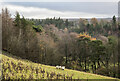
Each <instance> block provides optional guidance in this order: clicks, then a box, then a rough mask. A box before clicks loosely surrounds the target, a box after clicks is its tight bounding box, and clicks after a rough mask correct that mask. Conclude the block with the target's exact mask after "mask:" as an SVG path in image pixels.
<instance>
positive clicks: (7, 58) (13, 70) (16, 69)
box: [2, 54, 119, 81]
mask: <svg viewBox="0 0 120 81" xmlns="http://www.w3.org/2000/svg"><path fill="white" fill-rule="evenodd" d="M2 68H3V69H2V73H3V76H2V77H3V79H86V80H87V81H89V80H88V79H90V81H92V79H96V80H94V81H99V80H101V79H103V80H102V81H104V80H105V81H119V80H118V79H115V78H111V77H106V76H101V75H96V74H91V73H85V72H81V71H76V70H71V69H65V70H61V69H56V67H54V66H49V65H43V64H38V63H33V62H31V61H28V60H24V59H20V58H18V57H15V56H12V55H8V54H2ZM109 79H111V80H109Z"/></svg>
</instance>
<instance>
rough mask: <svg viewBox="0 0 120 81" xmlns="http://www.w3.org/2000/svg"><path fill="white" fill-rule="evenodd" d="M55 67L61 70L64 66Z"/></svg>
mask: <svg viewBox="0 0 120 81" xmlns="http://www.w3.org/2000/svg"><path fill="white" fill-rule="evenodd" d="M56 69H62V70H64V69H65V66H56Z"/></svg>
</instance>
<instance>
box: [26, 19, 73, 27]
mask: <svg viewBox="0 0 120 81" xmlns="http://www.w3.org/2000/svg"><path fill="white" fill-rule="evenodd" d="M28 20H30V21H33V22H34V24H35V25H41V26H43V27H44V26H45V25H50V24H54V25H55V26H56V27H57V28H58V29H64V28H69V27H71V26H73V22H72V21H68V19H65V20H63V19H61V18H60V17H59V18H55V17H54V18H47V19H28Z"/></svg>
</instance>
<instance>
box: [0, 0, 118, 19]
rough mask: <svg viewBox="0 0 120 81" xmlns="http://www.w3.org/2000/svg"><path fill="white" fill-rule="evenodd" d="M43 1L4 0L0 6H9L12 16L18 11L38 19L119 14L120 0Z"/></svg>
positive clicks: (27, 16) (99, 16)
mask: <svg viewBox="0 0 120 81" xmlns="http://www.w3.org/2000/svg"><path fill="white" fill-rule="evenodd" d="M10 1H12V0H10ZM24 1H25V0H24ZM42 1H43V0H41V2H5V0H4V1H3V2H1V3H0V4H2V5H0V8H5V7H7V8H8V9H9V11H10V13H11V14H12V17H14V15H15V12H16V11H18V12H19V13H20V14H21V15H24V16H25V17H26V18H37V19H43V18H51V17H61V18H92V17H97V18H109V17H112V16H113V15H116V16H117V15H118V14H117V13H118V2H117V1H118V0H114V1H113V0H109V1H110V2H94V0H92V2H90V1H89V2H81V1H82V0H81V1H80V0H79V1H78V2H77V0H69V1H68V0H66V1H67V2H57V1H60V0H57V1H55V0H49V2H47V1H48V0H44V2H42ZM45 1H46V2H45ZM50 1H51V2H50ZM61 1H63V0H61ZM64 1H65V0H64ZM72 1H74V2H72ZM86 1H87V0H86ZM98 1H99V0H98ZM106 1H107V0H106Z"/></svg>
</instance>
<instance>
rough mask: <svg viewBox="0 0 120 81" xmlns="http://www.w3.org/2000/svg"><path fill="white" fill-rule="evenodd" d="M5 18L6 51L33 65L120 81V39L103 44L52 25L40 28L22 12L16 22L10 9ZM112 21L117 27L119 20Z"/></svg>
mask: <svg viewBox="0 0 120 81" xmlns="http://www.w3.org/2000/svg"><path fill="white" fill-rule="evenodd" d="M1 15H2V41H3V43H2V47H3V50H4V51H7V52H9V53H11V54H14V55H16V56H19V57H21V58H24V59H28V60H31V61H33V62H38V63H42V64H48V65H53V66H55V65H65V66H66V67H67V68H69V69H75V70H79V71H85V72H91V73H96V74H101V75H106V76H111V77H118V78H120V74H119V58H118V57H119V53H118V41H117V40H118V38H117V37H116V36H113V35H112V36H109V37H108V38H107V41H106V42H103V41H101V40H97V39H96V38H93V37H91V36H90V35H89V34H88V33H80V34H77V33H75V32H69V28H64V29H63V30H61V29H58V28H57V27H56V26H55V25H54V24H52V23H50V24H49V25H48V24H47V25H42V24H36V23H35V22H33V21H31V20H28V19H27V20H26V19H25V18H24V17H20V15H19V13H18V12H17V13H16V16H15V19H13V18H11V17H10V14H9V11H8V10H7V9H5V10H2V14H1ZM112 21H113V23H117V21H116V19H115V22H114V19H113V20H112ZM56 22H57V21H56ZM116 26H117V25H116ZM116 26H114V25H113V26H112V28H114V27H116ZM83 28H84V27H83ZM104 38H105V37H104V36H103V39H104Z"/></svg>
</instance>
